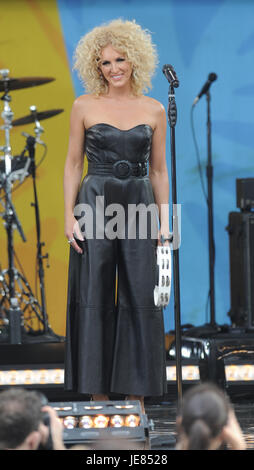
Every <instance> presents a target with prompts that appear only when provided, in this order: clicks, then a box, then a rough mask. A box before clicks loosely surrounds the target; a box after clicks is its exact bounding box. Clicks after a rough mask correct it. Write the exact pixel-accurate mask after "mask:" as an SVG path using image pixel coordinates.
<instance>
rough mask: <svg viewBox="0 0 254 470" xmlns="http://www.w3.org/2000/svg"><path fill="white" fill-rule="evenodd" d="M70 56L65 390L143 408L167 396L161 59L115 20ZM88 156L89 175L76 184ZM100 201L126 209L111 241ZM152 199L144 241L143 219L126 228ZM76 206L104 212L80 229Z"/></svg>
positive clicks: (136, 31)
mask: <svg viewBox="0 0 254 470" xmlns="http://www.w3.org/2000/svg"><path fill="white" fill-rule="evenodd" d="M75 59H76V60H75V68H76V69H77V70H78V72H79V74H80V77H81V78H82V80H83V82H84V84H85V87H86V89H87V91H88V94H85V95H82V96H80V97H78V98H77V99H76V100H75V102H74V104H73V108H72V111H71V121H70V139H69V148H68V154H67V158H66V164H65V172H64V195H65V234H66V237H67V239H68V241H69V243H70V244H71V250H70V264H69V285H68V306H67V332H66V364H65V377H66V379H65V386H66V388H67V389H75V390H77V391H79V392H81V393H86V394H90V395H92V398H93V400H106V399H108V396H109V393H110V392H112V393H118V394H124V395H125V396H126V397H127V399H132V400H136V399H139V400H140V401H141V404H142V406H143V404H144V397H145V396H160V395H163V394H164V392H165V390H166V389H165V350H164V325H163V313H162V309H160V308H157V307H155V305H154V300H153V289H154V287H155V283H156V238H157V235H158V240H159V239H160V236H161V235H163V236H164V238H167V237H168V234H169V218H168V210H162V209H163V207H164V209H165V207H167V206H165V205H168V198H169V184H168V172H167V166H166V160H165V140H166V125H167V124H166V114H165V110H164V107H163V106H162V105H161V104H160V103H159V102H158V101H156V100H155V99H152V98H149V97H147V96H145V95H144V94H143V93H144V90H147V89H148V87H150V86H151V82H150V81H151V76H152V74H153V72H154V70H155V66H156V62H157V54H156V51H155V47H154V45H153V44H152V41H151V37H150V34H149V33H148V32H147V31H144V30H142V28H141V27H140V26H139V25H137V24H136V23H135V21H122V20H114V21H112V22H110V23H109V24H106V25H102V26H100V27H96V28H94V29H93V30H92V31H91V32H89V33H88V34H87V35H85V36H84V37H83V38H81V40H80V42H79V44H78V46H77V49H76V56H75ZM84 151H85V153H86V155H87V159H88V173H87V175H86V176H85V178H84V180H83V182H82V184H81V186H80V182H81V178H82V172H83V160H84ZM148 162H149V176H148V175H147V174H146V172H147V163H148ZM102 198H103V203H104V204H105V207H106V208H109V207H110V206H111V204H113V205H114V204H117V205H120V206H121V208H123V212H121V215H122V214H124V216H123V217H124V219H122V224H120V225H121V227H120V234H119V231H118V237H116V238H115V239H112V236H111V237H110V236H108V235H109V232H110V227H112V225H111V226H110V219H109V217H108V215H107V214H106V212H105V214H106V222H107V227H106V226H105V220H103V221H102V217H101V214H102V212H101V211H100V210H99V209H98V206H97V205H96V203H97V202H98V201H99V202H100V203H101V201H102ZM154 203H156V204H157V206H158V210H159V222H160V230H159V234H158V233H156V238H155V237H152V234H151V228H150V231H149V230H148V236H147V237H142V236H139V235H140V232H141V231H142V229H143V226H142V224H141V227H139V231H138V228H137V225H138V222H140V220H141V216H140V214H137V215H136V216H135V218H134V219H135V220H134V222H133V220H132V223H131V221H130V218H129V219H128V217H127V215H126V214H127V212H128V209H129V208H132V207H133V206H134V205H136V206H137V205H139V204H143V205H145V207H148V206H149V205H150V204H154ZM82 204H86V206H84V205H83V206H82ZM75 205H77V206H76V207H77V208H78V210H79V214H78V215H79V216H81V215H82V214H81V212H82V207H86V209H87V208H88V206H89V208H92V215H95V212H96V211H97V212H96V215H98V214H97V213H98V212H100V216H99V217H98V216H97V217H96V216H95V217H93V218H91V217H90V222H89V221H88V222H87V223H86V224H85V229H82V230H81V228H82V227H81V223H80V224H77V218H76V217H75V216H74V208H75ZM162 205H164V206H163V207H162ZM101 207H102V206H100V209H101ZM117 207H118V206H117ZM87 213H89V214H90V216H91V211H90V212H89V210H88V209H87ZM89 214H88V215H89ZM112 215H113V214H112ZM111 222H112V219H111ZM123 222H124V223H123ZM98 225H99V226H100V227H99V228H100V230H98ZM133 227H134V228H135V236H133ZM101 228H102V229H105V232H106V235H105V233H104V234H102V233H101ZM118 229H119V227H118ZM129 229H130V230H129ZM124 230H125V232H124ZM88 232H89V233H88ZM98 232H99V235H98ZM102 232H103V230H102ZM123 232H124V234H123ZM126 232H128V234H130V233H131V236H129V237H128V236H126ZM88 235H89V236H88ZM111 235H112V233H111ZM116 284H117V285H116ZM116 293H117V298H116Z"/></svg>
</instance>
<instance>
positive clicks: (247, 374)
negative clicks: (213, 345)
mask: <svg viewBox="0 0 254 470" xmlns="http://www.w3.org/2000/svg"><path fill="white" fill-rule="evenodd" d="M225 379H226V382H230V383H232V382H254V365H253V364H225Z"/></svg>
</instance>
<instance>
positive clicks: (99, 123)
mask: <svg viewBox="0 0 254 470" xmlns="http://www.w3.org/2000/svg"><path fill="white" fill-rule="evenodd" d="M96 126H109V127H113V129H117V130H118V131H120V132H129V131H132V130H133V129H136V128H137V127H140V126H147V127H150V129H151V130H152V132H154V129H153V128H152V126H150V124H137V125H136V126H133V127H131V128H130V129H119V127H116V126H113V125H112V124H107V123H106V122H97V123H96V124H93V125H92V126H90V127H88V128H87V129H85V132H87V131H89V130H90V129H92V128H93V127H96Z"/></svg>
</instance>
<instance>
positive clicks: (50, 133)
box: [0, 0, 254, 334]
mask: <svg viewBox="0 0 254 470" xmlns="http://www.w3.org/2000/svg"><path fill="white" fill-rule="evenodd" d="M1 8H2V10H1V11H2V14H1V16H0V28H1V29H0V31H1V33H0V34H1V43H0V47H1V56H0V67H1V68H9V69H10V71H11V75H12V76H14V77H21V76H52V77H54V78H55V81H54V82H51V83H49V84H47V85H43V86H40V87H35V88H30V89H25V90H18V91H15V92H13V93H12V108H13V111H14V112H15V117H14V118H18V117H21V116H23V115H26V114H28V113H29V109H28V108H29V106H30V105H32V104H35V105H37V107H38V109H39V110H42V111H43V110H47V109H55V108H63V109H64V112H63V113H61V114H59V115H58V116H56V117H54V118H51V119H48V120H45V121H43V122H41V124H42V125H43V127H44V129H45V132H44V134H43V136H42V138H43V140H44V141H45V142H46V144H47V146H48V153H47V157H46V159H45V160H44V161H43V163H42V164H41V165H40V167H39V168H38V178H37V189H38V197H39V205H40V214H41V229H42V240H43V241H44V242H45V247H44V253H46V252H48V253H49V265H50V267H49V268H48V269H47V268H46V263H45V280H46V299H47V308H48V314H49V319H50V324H51V326H52V328H53V330H54V331H55V332H56V333H58V334H64V333H65V318H66V296H67V292H66V286H67V270H68V246H67V243H66V240H65V237H64V224H63V189H62V179H63V168H64V161H65V157H66V150H67V145H68V131H69V114H70V109H71V105H72V102H73V100H74V98H75V96H78V95H80V94H82V93H83V92H84V91H83V89H82V86H81V84H80V82H79V80H78V78H77V75H76V73H74V72H72V65H73V63H72V57H73V52H74V49H75V47H76V44H77V42H78V40H79V39H80V37H81V36H82V35H83V34H85V33H86V32H88V31H89V30H90V29H92V28H93V27H94V26H96V25H99V24H101V23H103V22H107V21H110V20H111V19H114V18H119V17H121V18H123V19H135V20H136V21H137V22H138V23H140V24H141V26H142V27H144V28H147V29H149V30H150V31H151V32H152V37H153V40H154V42H155V43H156V45H157V48H158V53H159V58H160V64H159V67H158V70H157V74H156V76H155V78H154V80H153V89H152V91H151V92H150V96H152V97H154V98H155V99H157V100H159V101H160V102H162V103H163V105H164V106H165V108H166V109H167V103H168V83H167V81H166V79H165V77H164V75H163V74H162V66H163V65H164V64H167V63H169V64H172V65H173V66H174V68H175V70H176V73H177V75H178V78H179V81H180V86H179V88H178V89H177V90H176V93H175V97H176V104H177V110H178V119H177V125H176V132H175V134H176V166H177V190H178V203H179V204H181V222H182V224H181V240H182V241H181V247H180V253H179V255H180V291H181V322H182V324H183V325H184V324H186V323H191V324H193V325H202V324H204V323H206V322H209V320H210V315H209V306H208V302H207V301H208V290H209V257H208V211H207V205H206V201H205V197H204V194H203V191H202V186H201V180H200V174H199V171H198V164H197V156H196V150H195V146H194V141H193V135H192V127H191V107H192V103H193V100H194V98H195V97H196V96H197V94H198V93H199V91H200V90H201V88H202V86H203V84H204V83H205V81H206V80H207V78H208V75H209V73H211V72H214V73H216V74H217V76H218V78H217V80H216V81H215V82H214V83H213V85H212V87H211V90H210V91H211V121H212V162H213V166H214V239H215V253H216V258H215V300H216V322H217V323H218V324H224V323H230V319H229V317H228V315H227V313H228V311H229V309H230V273H229V240H228V234H227V231H226V226H227V224H228V214H229V212H230V211H234V210H237V208H236V190H235V181H236V178H240V177H252V176H254V137H253V136H254V120H253V113H252V107H253V99H254V80H253V54H254V27H253V17H254V4H253V2H252V1H251V0H156V1H155V0H108V1H107V2H105V1H104V0H93V1H90V0H48V1H47V0H16V1H15V0H12V1H7V0H6V1H5V0H1ZM193 120H194V127H195V133H196V138H197V143H198V148H199V153H200V160H201V167H202V175H203V179H204V185H205V188H207V181H206V164H207V129H206V120H207V103H206V99H205V97H202V98H201V99H200V101H199V102H198V103H197V105H196V107H195V109H194V112H193ZM22 131H25V132H32V131H33V126H32V125H31V124H30V125H26V126H22V127H16V128H14V129H12V134H11V144H12V146H13V152H14V154H15V155H16V154H19V153H20V152H21V151H22V149H23V146H24V137H22V136H21V132H22ZM2 141H3V133H1V145H2ZM40 152H41V153H42V149H41V148H40V147H39V146H38V148H37V158H38V159H39V158H40ZM167 162H168V169H169V177H170V179H171V171H170V166H171V154H170V130H169V128H168V135H167ZM32 200H33V192H32V181H31V180H30V178H27V180H26V181H25V182H24V183H23V185H22V186H21V187H20V188H19V189H18V190H17V192H16V194H15V197H14V195H13V201H14V203H15V208H16V210H17V214H18V216H19V218H20V221H21V223H22V226H23V229H24V232H25V234H26V236H27V242H26V243H24V242H22V240H21V239H20V237H19V235H18V233H16V234H15V251H16V252H17V254H18V257H19V260H20V262H21V263H22V266H23V268H24V271H25V272H26V275H27V277H28V279H29V282H31V285H33V282H34V270H35V250H36V234H35V219H34V209H33V208H32V207H31V206H30V202H32ZM1 222H2V221H1ZM0 243H1V254H0V262H1V265H2V267H4V266H5V265H6V262H7V258H6V234H5V231H4V228H3V224H2V223H1V226H0ZM134 269H135V267H134ZM164 318H165V329H166V331H169V330H170V329H173V328H174V299H173V295H172V297H171V301H170V305H169V306H168V307H167V308H166V309H165V311H164Z"/></svg>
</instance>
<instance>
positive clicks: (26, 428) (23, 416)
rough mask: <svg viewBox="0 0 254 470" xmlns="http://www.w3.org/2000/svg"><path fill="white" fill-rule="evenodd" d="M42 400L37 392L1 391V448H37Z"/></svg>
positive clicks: (21, 390)
mask: <svg viewBox="0 0 254 470" xmlns="http://www.w3.org/2000/svg"><path fill="white" fill-rule="evenodd" d="M41 406H42V405H41V400H40V398H39V395H38V394H37V393H36V392H32V391H28V390H23V389H15V388H13V389H8V390H4V391H3V392H1V393H0V449H16V448H25V449H36V448H37V447H38V446H39V443H40V432H39V426H40V423H41V420H42V413H41Z"/></svg>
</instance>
